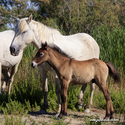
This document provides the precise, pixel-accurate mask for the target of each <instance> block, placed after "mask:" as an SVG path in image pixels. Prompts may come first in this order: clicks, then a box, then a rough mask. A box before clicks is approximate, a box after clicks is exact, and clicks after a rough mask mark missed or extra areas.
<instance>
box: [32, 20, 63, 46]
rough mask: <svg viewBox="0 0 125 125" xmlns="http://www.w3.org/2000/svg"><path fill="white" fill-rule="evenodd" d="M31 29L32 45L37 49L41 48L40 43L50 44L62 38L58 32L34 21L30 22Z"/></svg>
mask: <svg viewBox="0 0 125 125" xmlns="http://www.w3.org/2000/svg"><path fill="white" fill-rule="evenodd" d="M31 29H32V30H33V32H34V34H35V40H34V45H35V44H36V45H35V46H37V48H40V47H41V42H42V43H45V42H47V43H48V44H52V43H55V42H57V41H59V39H62V36H63V35H61V34H60V32H59V31H58V30H56V29H52V28H50V27H47V26H45V25H43V24H42V23H39V22H36V21H33V22H32V24H31Z"/></svg>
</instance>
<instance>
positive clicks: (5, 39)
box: [0, 30, 23, 94]
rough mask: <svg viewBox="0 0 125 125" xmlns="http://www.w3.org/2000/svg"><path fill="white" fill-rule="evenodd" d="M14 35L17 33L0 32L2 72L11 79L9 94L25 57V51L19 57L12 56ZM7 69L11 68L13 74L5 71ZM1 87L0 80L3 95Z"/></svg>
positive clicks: (0, 65)
mask: <svg viewBox="0 0 125 125" xmlns="http://www.w3.org/2000/svg"><path fill="white" fill-rule="evenodd" d="M14 34H15V32H14V31H13V30H7V31H3V32H0V71H1V72H2V71H4V72H3V75H4V77H9V81H8V82H9V86H8V94H10V91H11V85H12V82H13V79H14V75H15V73H16V72H17V69H18V65H19V63H20V61H21V59H22V55H23V51H21V52H20V54H19V55H18V56H12V55H11V54H10V45H11V42H12V39H13V37H14ZM6 68H11V72H10V73H9V72H8V70H7V71H5V70H4V69H6ZM2 69H3V70H2ZM1 72H0V79H1ZM5 75H8V76H5ZM1 87H2V84H1V80H0V93H1Z"/></svg>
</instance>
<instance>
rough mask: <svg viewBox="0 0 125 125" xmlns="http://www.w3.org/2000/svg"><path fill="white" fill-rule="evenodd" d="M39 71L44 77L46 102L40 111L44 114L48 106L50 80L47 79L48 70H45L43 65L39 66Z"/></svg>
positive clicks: (43, 86)
mask: <svg viewBox="0 0 125 125" xmlns="http://www.w3.org/2000/svg"><path fill="white" fill-rule="evenodd" d="M39 71H40V75H41V79H42V89H43V95H44V103H43V106H42V108H41V109H40V111H39V112H38V113H40V114H44V113H46V108H47V107H48V100H47V95H48V80H47V71H45V70H44V69H43V68H42V67H41V66H39Z"/></svg>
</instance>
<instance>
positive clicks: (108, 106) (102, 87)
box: [97, 82, 114, 118]
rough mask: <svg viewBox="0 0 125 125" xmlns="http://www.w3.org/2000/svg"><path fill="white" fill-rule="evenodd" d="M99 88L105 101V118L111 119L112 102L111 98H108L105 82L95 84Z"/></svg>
mask: <svg viewBox="0 0 125 125" xmlns="http://www.w3.org/2000/svg"><path fill="white" fill-rule="evenodd" d="M97 85H98V86H99V88H100V90H101V91H102V92H103V94H104V97H105V100H106V115H105V118H108V117H110V118H112V117H113V113H114V108H113V105H112V101H111V96H110V92H109V90H108V88H107V86H106V82H102V83H100V84H97Z"/></svg>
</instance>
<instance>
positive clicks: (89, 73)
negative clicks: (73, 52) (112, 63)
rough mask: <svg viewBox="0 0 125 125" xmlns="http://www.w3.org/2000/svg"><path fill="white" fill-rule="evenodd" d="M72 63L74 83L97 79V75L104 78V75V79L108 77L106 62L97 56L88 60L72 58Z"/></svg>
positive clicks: (72, 80) (72, 79)
mask: <svg viewBox="0 0 125 125" xmlns="http://www.w3.org/2000/svg"><path fill="white" fill-rule="evenodd" d="M71 65H72V77H71V82H72V83H77V84H84V83H88V82H90V81H91V80H92V79H96V78H97V77H98V78H99V77H100V78H102V76H104V79H106V78H107V75H108V67H107V65H106V64H105V62H103V61H101V60H99V59H96V58H93V59H90V60H86V61H77V60H72V63H71ZM100 78H99V79H100Z"/></svg>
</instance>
